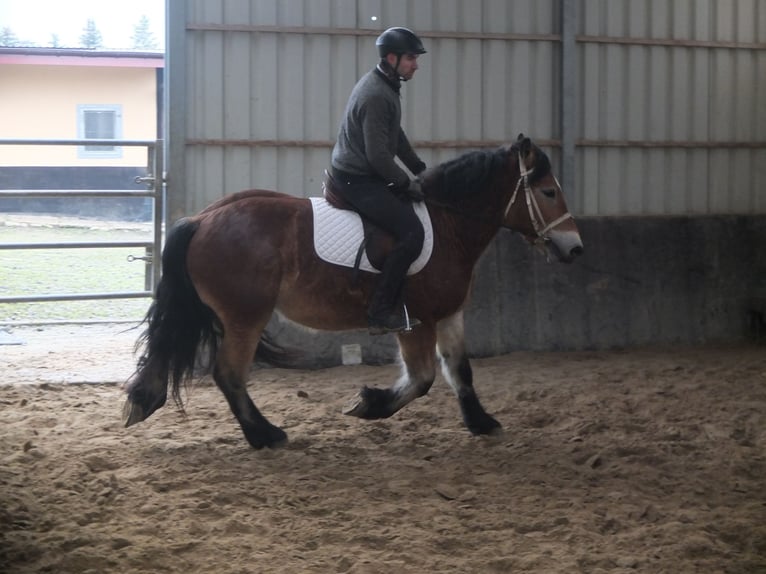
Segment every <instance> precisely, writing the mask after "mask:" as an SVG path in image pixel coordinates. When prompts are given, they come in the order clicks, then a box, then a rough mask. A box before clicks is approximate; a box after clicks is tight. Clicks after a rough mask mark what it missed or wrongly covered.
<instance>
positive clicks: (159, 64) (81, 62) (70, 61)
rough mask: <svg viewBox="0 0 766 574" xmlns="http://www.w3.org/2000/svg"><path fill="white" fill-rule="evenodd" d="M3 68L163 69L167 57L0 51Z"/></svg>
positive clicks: (102, 52)
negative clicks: (11, 66)
mask: <svg viewBox="0 0 766 574" xmlns="http://www.w3.org/2000/svg"><path fill="white" fill-rule="evenodd" d="M2 64H24V65H38V66H41V65H44V66H101V67H110V68H115V67H117V68H120V67H123V68H163V67H164V66H165V54H163V53H162V52H131V51H116V50H89V49H86V48H31V47H30V48H22V47H13V48H9V47H0V65H2Z"/></svg>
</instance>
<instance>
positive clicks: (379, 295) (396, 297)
mask: <svg viewBox="0 0 766 574" xmlns="http://www.w3.org/2000/svg"><path fill="white" fill-rule="evenodd" d="M396 255H397V254H396V253H391V254H390V255H389V256H388V259H387V260H386V262H385V264H384V265H383V270H382V273H381V276H380V278H379V279H378V283H377V284H376V285H375V291H373V293H372V298H371V299H370V306H369V308H368V310H367V320H368V324H369V327H370V334H371V335H382V334H384V333H393V332H398V331H405V330H408V329H411V328H412V327H414V326H415V325H418V324H420V321H418V320H417V319H415V318H414V317H407V316H406V315H405V312H404V306H403V305H402V303H401V301H400V295H401V293H402V288H403V287H404V283H405V281H406V280H407V269H408V268H409V266H410V262H408V261H407V260H406V259H404V260H402V259H403V258H401V257H396Z"/></svg>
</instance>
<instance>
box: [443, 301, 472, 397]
mask: <svg viewBox="0 0 766 574" xmlns="http://www.w3.org/2000/svg"><path fill="white" fill-rule="evenodd" d="M436 351H437V353H438V354H439V359H440V362H441V367H442V374H443V375H444V379H445V380H446V381H447V384H448V385H449V386H450V387H451V388H452V390H453V391H455V394H459V393H460V389H461V388H462V387H463V386H464V381H463V380H462V379H461V378H460V375H459V373H458V367H459V366H460V362H461V361H462V360H463V357H464V356H465V327H464V323H463V311H462V309H461V310H460V311H458V312H457V313H455V314H454V315H452V316H451V317H447V318H446V319H442V320H441V321H439V323H438V324H437V326H436Z"/></svg>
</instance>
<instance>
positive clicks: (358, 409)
mask: <svg viewBox="0 0 766 574" xmlns="http://www.w3.org/2000/svg"><path fill="white" fill-rule="evenodd" d="M366 410H367V404H366V403H365V400H364V397H363V396H362V393H361V392H360V393H357V395H356V396H355V397H354V398H353V399H351V401H349V403H348V404H347V405H346V406H345V407H343V411H342V412H343V414H344V415H348V416H351V417H359V418H364V413H365V411H366Z"/></svg>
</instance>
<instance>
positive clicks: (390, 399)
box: [343, 324, 436, 419]
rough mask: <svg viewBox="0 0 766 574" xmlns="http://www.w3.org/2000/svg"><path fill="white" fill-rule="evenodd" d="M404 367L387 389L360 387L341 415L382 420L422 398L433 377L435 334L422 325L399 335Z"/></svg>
mask: <svg viewBox="0 0 766 574" xmlns="http://www.w3.org/2000/svg"><path fill="white" fill-rule="evenodd" d="M398 339H399V349H400V350H401V353H402V361H403V363H404V365H403V369H402V374H401V376H400V377H399V379H398V380H397V382H396V383H395V384H394V386H393V387H391V388H388V389H377V388H370V387H363V388H362V390H360V391H359V394H358V395H357V396H356V397H355V399H354V400H353V401H352V403H351V405H350V406H349V407H348V408H346V409H344V411H343V412H344V413H345V414H347V415H352V416H355V417H359V418H363V419H382V418H387V417H390V416H391V415H393V414H394V413H395V412H396V411H398V410H399V409H401V408H402V407H404V406H405V405H407V404H409V403H411V402H412V401H414V400H415V399H416V398H418V397H422V396H423V395H425V394H426V393H427V392H428V391H429V390H430V388H431V385H432V384H433V382H434V377H435V376H436V353H435V347H436V333H435V331H434V328H433V327H432V326H429V325H426V324H423V325H419V326H418V327H416V328H415V330H414V331H413V332H412V333H404V334H400V335H398Z"/></svg>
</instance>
